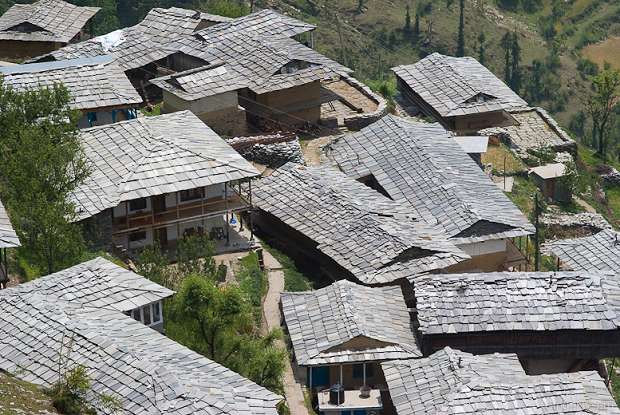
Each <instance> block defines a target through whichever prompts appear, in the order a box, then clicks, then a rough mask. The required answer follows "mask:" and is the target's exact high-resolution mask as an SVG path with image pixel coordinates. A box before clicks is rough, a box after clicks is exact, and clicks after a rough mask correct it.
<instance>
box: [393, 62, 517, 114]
mask: <svg viewBox="0 0 620 415" xmlns="http://www.w3.org/2000/svg"><path fill="white" fill-rule="evenodd" d="M392 71H394V73H395V74H396V76H398V77H399V78H401V79H402V80H403V81H404V82H405V83H406V84H407V86H409V88H411V89H412V90H413V91H414V92H415V93H416V94H418V95H419V96H420V97H421V98H422V99H423V100H424V101H425V102H426V103H427V104H428V105H429V106H431V107H432V108H433V109H434V110H435V111H436V112H437V113H439V115H440V116H442V117H454V116H462V115H471V114H480V113H485V112H493V111H502V110H510V109H515V108H523V107H527V103H526V102H525V101H523V100H522V99H521V97H519V95H517V94H516V93H514V92H513V91H512V90H511V89H510V88H509V87H508V86H507V85H506V84H505V83H504V82H502V81H501V80H500V79H499V78H497V77H496V76H495V75H494V74H493V73H492V72H491V71H489V70H488V69H487V68H486V67H484V66H483V65H481V64H480V63H479V62H478V61H477V60H475V59H474V58H470V57H464V58H455V57H452V56H445V55H441V54H439V53H433V54H431V55H428V56H427V57H426V58H424V59H422V60H420V61H418V62H417V63H415V64H413V65H401V66H397V67H394V68H392Z"/></svg>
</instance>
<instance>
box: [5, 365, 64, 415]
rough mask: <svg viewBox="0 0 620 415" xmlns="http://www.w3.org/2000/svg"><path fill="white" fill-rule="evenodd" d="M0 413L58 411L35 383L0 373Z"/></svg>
mask: <svg viewBox="0 0 620 415" xmlns="http://www.w3.org/2000/svg"><path fill="white" fill-rule="evenodd" d="M0 413H1V414H7V415H13V414H15V415H17V414H38V413H50V414H56V413H58V412H57V411H56V409H54V407H53V406H52V400H51V398H50V397H49V396H47V395H46V394H45V392H44V391H43V390H42V389H41V388H39V387H38V386H36V385H33V384H31V383H28V382H22V381H21V380H19V379H16V378H14V377H13V376H10V375H6V374H3V373H0Z"/></svg>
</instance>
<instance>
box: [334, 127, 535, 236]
mask: <svg viewBox="0 0 620 415" xmlns="http://www.w3.org/2000/svg"><path fill="white" fill-rule="evenodd" d="M326 154H327V157H328V158H330V159H332V160H333V161H335V162H336V163H337V164H338V166H339V167H340V169H341V170H342V171H344V172H345V173H346V174H347V175H348V176H350V177H352V178H354V179H361V178H365V177H368V176H371V175H372V176H374V178H375V179H376V180H377V182H378V183H379V184H380V185H381V187H383V189H385V191H386V192H387V193H388V194H389V196H390V197H391V198H392V199H394V200H399V201H404V202H407V203H408V204H409V205H410V206H411V207H412V208H413V212H412V213H413V214H414V215H415V216H416V218H418V219H421V220H424V221H426V222H427V223H430V224H439V225H441V226H442V227H443V228H444V230H445V231H446V233H447V235H448V236H449V237H450V238H451V241H452V242H453V243H457V244H466V243H475V242H481V241H485V240H492V239H504V238H512V237H516V236H522V235H528V234H532V233H534V227H533V226H532V225H531V224H530V223H529V222H528V221H527V219H526V218H525V216H524V215H523V213H521V211H520V210H519V209H518V208H517V207H516V206H515V205H514V204H513V203H512V202H511V201H510V199H508V197H507V196H506V195H505V194H504V193H503V192H502V191H501V190H500V189H498V188H497V186H496V185H495V184H493V182H492V181H491V179H490V178H489V177H488V176H487V175H486V174H484V172H483V171H482V170H481V169H480V167H479V166H478V165H477V164H476V163H475V162H474V161H473V160H472V159H471V158H470V157H469V156H468V155H467V154H466V153H465V152H464V151H463V149H462V148H461V146H459V144H458V143H457V142H456V141H455V140H454V138H453V137H452V135H451V134H450V133H448V132H447V131H446V130H445V129H443V127H441V126H440V125H439V124H427V123H414V122H410V121H407V120H405V119H402V118H399V117H395V116H392V115H388V116H386V117H384V118H382V119H381V120H379V121H377V122H375V123H374V124H371V125H369V126H368V127H366V128H364V129H362V130H361V131H359V132H356V133H352V134H348V135H345V136H343V137H342V138H340V139H339V140H337V141H336V142H335V143H334V144H332V145H331V146H329V147H327V149H326Z"/></svg>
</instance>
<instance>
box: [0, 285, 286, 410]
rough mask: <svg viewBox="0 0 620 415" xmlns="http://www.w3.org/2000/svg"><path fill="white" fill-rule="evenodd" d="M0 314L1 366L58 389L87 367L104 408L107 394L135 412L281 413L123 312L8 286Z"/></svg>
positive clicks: (256, 391)
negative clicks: (69, 373)
mask: <svg viewBox="0 0 620 415" xmlns="http://www.w3.org/2000/svg"><path fill="white" fill-rule="evenodd" d="M0 313H2V315H3V319H2V321H0V350H1V352H2V353H0V369H1V370H4V371H7V372H8V373H11V374H13V375H14V376H16V377H18V378H19V379H22V380H24V381H28V382H32V383H35V384H37V385H41V386H45V387H50V386H52V385H53V384H54V383H55V382H56V381H57V380H58V378H59V376H60V375H62V374H64V371H66V370H69V369H71V368H74V367H75V366H77V365H82V366H83V367H85V368H86V372H87V375H88V377H89V379H90V381H91V388H90V393H89V394H88V395H87V400H88V401H89V402H90V403H91V404H92V405H94V406H95V407H96V408H97V409H98V413H108V411H106V410H105V409H104V408H103V407H102V402H101V400H100V399H98V396H100V395H101V394H106V395H110V396H112V397H114V398H115V399H117V400H118V402H119V404H120V405H121V407H122V408H123V413H124V414H132V415H142V414H147V413H148V414H154V413H166V414H174V415H185V414H188V415H190V414H201V415H214V414H218V415H220V414H221V415H224V414H226V415H232V414H239V415H276V414H277V410H276V407H275V406H276V404H277V403H278V402H279V401H281V400H282V398H281V397H280V396H278V395H276V394H274V393H272V392H269V391H268V390H266V389H264V388H262V387H261V386H259V385H257V384H255V383H253V382H251V381H250V380H248V379H245V378H243V377H242V376H240V375H238V374H237V373H235V372H233V371H231V370H229V369H226V368H225V367H223V366H221V365H219V364H217V363H215V362H213V361H211V360H209V359H207V358H205V357H203V356H201V355H199V354H197V353H195V352H193V351H191V350H189V349H188V348H186V347H184V346H182V345H180V344H178V343H176V342H174V341H172V340H170V339H168V338H167V337H165V336H163V335H162V334H160V333H158V332H156V331H155V330H152V329H150V328H148V327H146V326H144V325H142V324H141V323H139V322H137V321H135V320H134V319H132V318H131V317H128V316H125V315H124V314H123V313H121V312H118V311H115V310H110V309H107V308H93V307H88V306H84V305H82V304H80V303H79V302H72V301H71V302H69V301H63V300H59V299H58V298H54V297H48V296H44V295H40V294H36V293H34V292H33V293H30V294H24V293H20V292H19V291H15V290H14V289H7V290H3V291H2V292H0ZM59 359H62V363H61V364H59ZM59 368H60V369H59Z"/></svg>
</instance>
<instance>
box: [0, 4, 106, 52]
mask: <svg viewBox="0 0 620 415" xmlns="http://www.w3.org/2000/svg"><path fill="white" fill-rule="evenodd" d="M99 10H100V8H99V7H80V6H75V5H73V4H71V3H67V2H65V1H62V0H39V1H37V2H35V3H32V4H15V5H13V6H11V7H10V8H9V9H8V10H7V11H6V12H5V13H4V14H3V15H2V16H0V57H2V58H4V59H18V60H22V59H26V58H30V57H33V56H39V55H42V54H45V53H49V52H51V51H54V50H56V49H58V48H61V47H62V46H65V45H66V44H68V43H74V42H79V41H81V40H84V39H87V38H88V37H89V35H90V33H89V32H91V31H90V30H88V29H87V28H86V26H87V25H88V23H89V22H90V21H91V19H92V17H93V16H94V15H95V14H97V12H98V11H99Z"/></svg>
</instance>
